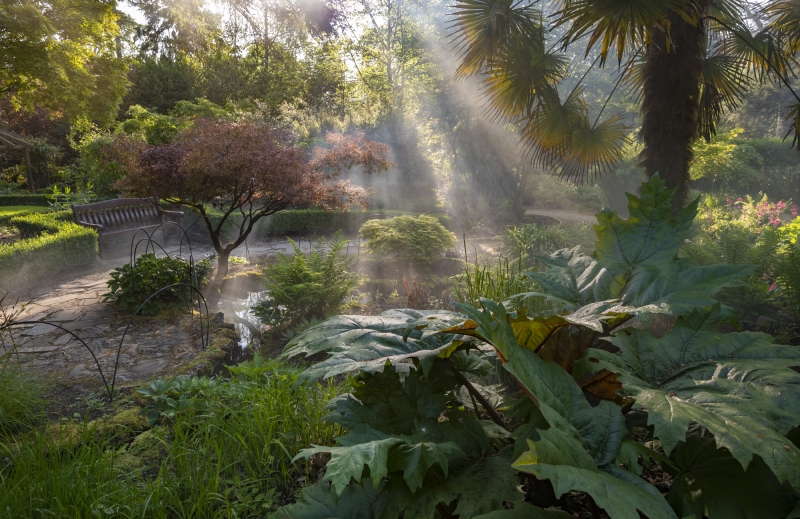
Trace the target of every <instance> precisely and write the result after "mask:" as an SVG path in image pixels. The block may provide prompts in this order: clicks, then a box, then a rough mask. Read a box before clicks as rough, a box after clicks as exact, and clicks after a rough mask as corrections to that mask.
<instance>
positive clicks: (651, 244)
mask: <svg viewBox="0 0 800 519" xmlns="http://www.w3.org/2000/svg"><path fill="white" fill-rule="evenodd" d="M674 194H675V189H669V190H667V189H664V181H663V180H661V178H660V177H659V176H657V175H655V176H653V177H652V178H651V179H650V180H649V181H647V182H644V183H642V189H641V195H640V196H638V197H637V196H634V195H632V194H630V193H626V196H627V197H628V211H629V213H630V216H629V217H628V219H627V220H623V219H621V218H619V216H617V213H616V212H615V211H611V210H609V209H604V210H603V211H601V212H600V213H598V214H597V222H598V223H597V225H595V226H594V228H595V233H596V234H597V242H596V243H595V249H594V256H595V257H596V258H597V259H599V260H601V261H603V262H604V263H607V264H616V265H620V267H619V268H618V270H612V271H611V272H610V274H611V275H612V276H613V277H618V276H619V275H621V274H623V273H624V272H625V271H626V269H625V267H624V266H628V267H632V266H634V265H637V264H639V263H643V262H647V261H649V262H661V261H669V260H671V259H673V258H674V257H675V254H676V253H677V251H678V249H679V248H680V247H681V245H683V241H684V240H685V239H686V234H687V233H688V231H689V228H690V227H691V225H692V221H693V220H694V218H695V216H696V215H697V204H698V201H699V198H698V199H695V200H694V201H692V202H691V203H690V204H689V205H688V206H687V207H684V208H682V209H680V210H679V211H678V212H677V214H676V215H675V217H674V218H673V217H672V216H671V213H672V197H673V195H674Z"/></svg>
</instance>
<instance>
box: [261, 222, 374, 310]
mask: <svg viewBox="0 0 800 519" xmlns="http://www.w3.org/2000/svg"><path fill="white" fill-rule="evenodd" d="M289 242H290V243H291V244H292V247H294V255H292V256H287V255H285V254H280V255H278V263H276V264H274V265H267V266H266V267H265V268H264V275H265V281H266V285H267V288H268V289H269V291H270V293H269V298H268V299H266V300H264V301H262V302H260V303H259V304H257V305H256V306H254V307H253V314H254V315H255V316H256V317H258V318H259V319H261V321H262V322H264V323H265V324H270V325H277V324H281V323H283V322H289V323H294V324H297V323H299V322H300V321H301V320H302V319H304V318H305V319H310V318H313V317H316V318H321V317H326V316H327V315H328V314H329V313H331V312H332V311H334V310H336V309H337V308H338V307H339V305H341V304H342V302H343V301H344V298H345V297H347V295H348V294H350V292H352V291H353V289H354V288H356V286H357V285H358V275H357V274H354V273H351V272H350V267H351V265H352V264H353V260H354V258H346V257H345V256H344V255H343V254H342V249H343V248H344V247H345V246H346V245H347V242H348V240H347V239H345V238H343V237H342V235H341V233H337V234H336V236H334V237H333V238H332V239H331V240H330V242H328V241H326V240H325V239H324V238H320V239H319V240H317V241H316V242H315V243H314V247H313V250H312V251H311V254H308V255H305V254H303V252H302V251H301V250H300V247H299V246H298V245H297V243H295V242H294V241H292V240H289Z"/></svg>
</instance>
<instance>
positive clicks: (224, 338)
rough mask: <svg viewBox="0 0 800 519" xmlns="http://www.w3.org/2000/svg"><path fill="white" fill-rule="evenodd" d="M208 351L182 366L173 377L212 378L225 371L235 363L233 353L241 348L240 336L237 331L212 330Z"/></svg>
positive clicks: (225, 329) (217, 328) (218, 328)
mask: <svg viewBox="0 0 800 519" xmlns="http://www.w3.org/2000/svg"><path fill="white" fill-rule="evenodd" d="M209 342H210V343H209V345H208V349H206V351H202V352H200V353H199V354H197V356H195V357H194V358H193V359H192V360H191V362H189V363H187V364H184V365H183V366H180V367H179V368H178V369H177V370H176V371H175V373H173V375H175V376H178V375H188V376H190V377H191V376H208V377H210V376H212V375H216V374H219V373H223V372H224V371H225V365H226V364H232V363H233V352H234V349H235V348H238V347H239V336H238V335H237V334H236V332H235V331H233V330H229V329H227V328H221V327H216V328H215V329H213V330H212V334H211V340H210V341H209Z"/></svg>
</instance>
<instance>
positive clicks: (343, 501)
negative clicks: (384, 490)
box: [270, 480, 376, 519]
mask: <svg viewBox="0 0 800 519" xmlns="http://www.w3.org/2000/svg"><path fill="white" fill-rule="evenodd" d="M365 483H367V484H366V485H364V486H361V485H351V486H349V487H347V488H346V489H344V491H343V492H342V493H341V494H340V495H339V496H338V498H337V497H336V496H334V494H333V492H332V488H331V485H330V484H329V483H326V482H322V483H318V484H316V485H314V486H311V487H306V488H304V489H303V490H302V491H301V492H300V497H299V498H298V500H297V503H295V504H293V505H289V506H284V507H283V508H280V509H278V510H277V511H276V512H275V513H274V514H272V515H271V516H270V519H375V517H376V515H375V513H374V508H375V501H376V493H375V492H374V490H373V485H372V483H371V481H367V480H365Z"/></svg>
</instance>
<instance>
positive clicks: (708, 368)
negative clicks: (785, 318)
mask: <svg viewBox="0 0 800 519" xmlns="http://www.w3.org/2000/svg"><path fill="white" fill-rule="evenodd" d="M720 320H721V317H720V307H719V305H715V306H714V307H711V308H707V309H703V310H695V311H694V312H692V313H691V314H690V315H688V316H685V317H681V318H679V319H678V321H677V322H676V324H675V327H674V328H673V330H671V331H669V332H666V333H665V334H664V335H663V336H662V337H661V338H660V339H659V338H656V337H654V336H653V335H651V334H650V333H648V332H647V331H643V330H629V331H627V333H620V334H619V335H617V336H616V337H615V338H614V339H613V340H612V342H613V344H614V345H615V346H617V347H618V348H619V349H620V353H619V354H618V355H614V354H610V353H608V352H606V351H600V350H589V351H588V352H587V357H586V358H585V359H582V360H581V361H580V362H582V363H585V364H586V365H594V367H595V369H602V368H605V369H608V370H612V371H617V372H619V373H620V375H619V381H620V382H622V384H623V386H624V388H625V390H626V391H628V392H629V393H630V394H631V396H633V397H634V398H635V399H636V402H635V404H634V406H635V408H638V409H642V410H644V411H647V412H648V424H649V425H652V426H653V427H654V428H655V431H654V433H655V436H657V437H658V438H659V439H660V440H661V444H662V446H663V448H664V451H665V452H666V453H668V454H669V453H670V452H671V451H672V449H673V448H675V446H676V445H677V444H678V442H679V441H682V440H685V439H686V431H687V429H688V428H689V424H690V423H692V422H697V423H699V424H700V425H702V426H704V427H706V428H707V429H708V430H709V432H711V433H712V434H713V435H714V437H715V438H716V441H717V445H718V446H719V447H725V448H727V449H728V450H730V452H731V454H732V455H733V457H734V458H736V459H737V460H738V461H739V462H740V463H741V464H742V466H743V467H744V468H745V469H747V467H748V464H749V463H750V461H751V459H752V458H753V455H754V454H758V455H759V456H760V457H761V458H762V459H763V460H764V461H765V462H766V464H767V465H768V466H769V467H770V468H771V469H772V471H773V472H774V473H775V475H776V476H777V477H778V479H779V480H780V481H781V482H783V481H789V483H790V484H791V485H792V486H794V487H795V488H800V450H798V448H797V447H796V446H795V445H794V444H793V443H791V442H790V441H789V440H787V439H786V437H785V436H784V435H785V434H787V433H788V432H789V430H790V429H791V428H792V427H795V426H797V425H798V424H800V374H799V373H797V372H796V371H794V370H792V369H790V367H792V366H798V365H800V348H797V347H795V346H782V345H777V344H772V342H771V337H770V336H768V335H765V334H762V333H752V332H743V333H720V332H719V331H718V330H717V324H718V323H719V322H720Z"/></svg>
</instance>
